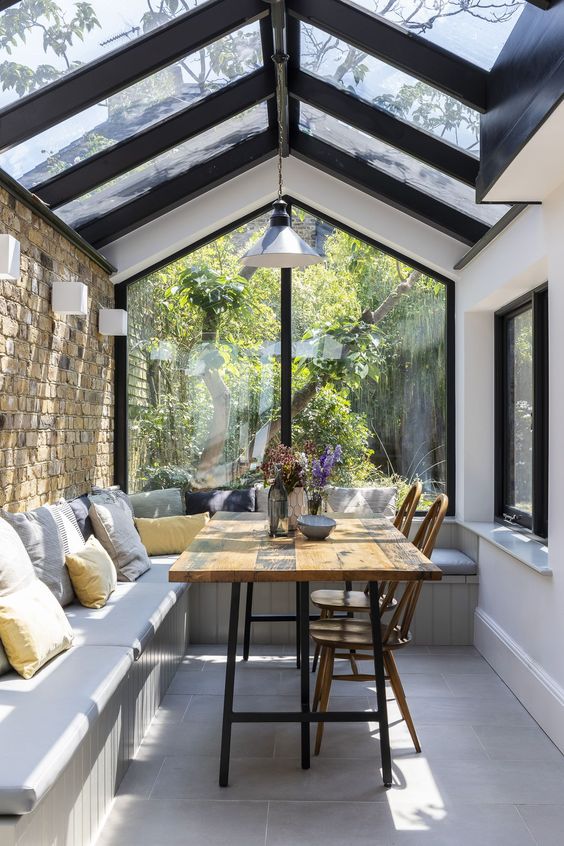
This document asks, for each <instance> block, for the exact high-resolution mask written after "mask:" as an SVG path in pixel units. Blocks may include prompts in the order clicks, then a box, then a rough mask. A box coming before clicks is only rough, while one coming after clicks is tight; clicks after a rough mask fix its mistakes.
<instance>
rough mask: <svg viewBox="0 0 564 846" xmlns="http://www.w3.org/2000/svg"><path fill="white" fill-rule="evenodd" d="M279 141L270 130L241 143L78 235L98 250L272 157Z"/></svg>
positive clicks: (149, 192) (161, 185) (98, 220)
mask: <svg viewBox="0 0 564 846" xmlns="http://www.w3.org/2000/svg"><path fill="white" fill-rule="evenodd" d="M277 138H278V137H277V134H276V132H274V131H273V130H272V128H269V129H267V130H266V131H265V132H261V133H260V134H258V135H255V136H254V137H253V138H249V139H248V140H245V141H241V142H240V143H239V144H236V145H235V146H233V147H232V148H231V149H230V150H227V152H225V153H222V154H221V155H219V156H215V157H214V158H212V159H209V160H208V161H207V162H204V163H203V164H200V165H196V166H195V167H192V168H190V170H188V171H187V172H186V173H184V174H181V175H180V176H176V177H175V178H174V179H169V180H167V181H166V182H162V183H161V184H160V185H157V186H155V187H154V188H152V189H151V190H150V191H148V192H147V193H146V194H144V195H143V196H142V197H138V198H137V199H136V200H132V201H131V202H129V203H124V204H123V205H122V206H120V207H119V208H117V209H115V210H114V211H111V212H109V213H108V214H106V215H104V216H103V217H100V218H97V219H94V220H92V221H90V222H88V223H86V224H84V225H83V226H81V227H78V232H79V233H80V235H81V236H82V237H83V238H85V239H86V240H87V241H89V242H90V243H91V244H93V245H94V244H95V245H96V246H97V247H101V246H103V245H104V244H108V243H109V242H110V241H115V240H116V238H120V237H121V236H122V235H126V234H127V233H128V232H131V231H132V230H133V229H137V228H138V227H139V226H142V225H143V224H145V223H148V222H149V221H151V220H154V219H155V218H157V217H160V216H161V215H163V214H165V213H166V212H168V211H170V210H171V209H173V208H176V207H177V206H179V205H182V204H183V203H185V202H187V201H188V200H192V199H194V198H195V197H199V196H200V195H201V194H204V193H206V191H209V190H211V189H212V188H215V187H216V186H217V185H221V184H222V183H223V182H225V181H226V180H228V179H231V178H233V177H234V176H238V175H239V174H241V173H244V172H245V171H247V170H249V168H251V167H254V166H255V165H257V164H260V163H261V162H263V161H266V160H267V159H269V158H271V157H272V156H273V155H274V154H275V152H276V147H277V143H278V140H277Z"/></svg>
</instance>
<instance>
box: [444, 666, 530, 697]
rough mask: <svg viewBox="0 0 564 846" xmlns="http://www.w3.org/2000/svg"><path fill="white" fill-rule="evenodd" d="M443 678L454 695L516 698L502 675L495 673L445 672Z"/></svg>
mask: <svg viewBox="0 0 564 846" xmlns="http://www.w3.org/2000/svg"><path fill="white" fill-rule="evenodd" d="M443 678H444V680H445V682H446V684H447V687H448V688H449V690H450V692H451V693H452V694H453V695H454V696H477V697H480V698H481V699H482V698H484V697H488V698H498V699H500V698H501V699H504V698H505V699H512V700H515V696H514V694H513V693H512V692H511V691H510V690H509V688H508V687H507V685H506V684H504V683H503V682H502V680H501V679H500V677H499V676H498V675H497V674H496V673H494V672H493V671H492V672H491V673H444V675H443Z"/></svg>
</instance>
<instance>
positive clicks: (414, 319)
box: [128, 208, 449, 500]
mask: <svg viewBox="0 0 564 846" xmlns="http://www.w3.org/2000/svg"><path fill="white" fill-rule="evenodd" d="M293 217H294V225H295V227H296V229H297V230H298V231H299V233H300V234H301V235H302V237H304V238H305V239H306V240H307V241H308V242H309V243H311V244H312V245H313V246H315V247H316V248H317V249H318V250H320V251H321V252H323V253H324V254H325V256H326V260H325V262H324V263H323V264H320V265H316V266H314V267H311V268H308V269H305V270H299V271H298V270H293V271H292V322H291V327H290V326H289V325H288V326H286V325H284V326H282V327H281V326H280V271H279V270H276V269H260V270H257V271H254V272H253V271H251V270H250V269H247V270H245V275H244V276H243V277H241V276H240V275H239V274H240V273H241V266H240V262H239V258H240V256H241V255H242V253H243V252H244V251H245V249H246V247H247V245H248V244H249V243H250V241H251V239H254V238H255V237H256V236H257V235H258V234H260V233H262V231H263V228H264V226H265V223H266V218H265V217H263V218H260V219H258V220H255V221H253V222H252V223H249V224H247V225H245V226H243V227H241V228H240V229H238V230H236V231H234V232H232V233H230V234H228V235H223V236H222V237H220V238H218V239H217V240H215V241H212V242H211V243H210V244H208V245H207V246H205V247H202V248H201V249H198V250H197V251H195V252H193V253H192V254H190V255H188V256H186V257H185V258H183V259H180V260H178V261H175V262H173V263H172V264H170V265H169V266H167V267H165V268H163V269H162V270H159V271H158V272H155V273H152V274H149V275H148V276H146V277H145V278H143V279H140V280H138V281H136V282H134V283H132V284H131V285H129V287H128V310H129V319H130V332H129V338H128V345H129V377H128V392H129V393H128V396H129V399H128V402H129V427H128V433H129V487H130V489H131V490H139V489H142V488H150V487H159V486H163V487H166V486H169V485H177V484H180V485H186V486H190V487H196V488H197V487H210V486H212V487H213V486H216V485H226V486H248V485H249V484H251V483H253V482H255V481H259V480H261V473H260V470H259V465H260V463H261V461H262V458H263V456H264V453H265V450H266V449H267V447H268V446H270V445H272V444H275V443H276V442H278V441H279V440H280V432H281V395H280V378H281V368H282V367H283V366H286V364H285V363H284V362H281V332H284V333H286V334H285V337H286V338H288V337H289V335H288V333H289V332H290V331H291V345H292V359H291V361H289V362H288V365H289V367H291V374H292V388H293V401H292V442H293V444H294V446H296V447H298V448H300V449H304V448H305V447H306V446H308V445H312V444H313V446H314V447H315V449H316V450H317V451H318V452H321V451H322V450H323V449H324V448H325V446H327V445H335V444H340V445H341V447H342V449H343V461H342V464H340V465H339V467H338V471H337V473H336V475H335V476H334V477H333V479H332V482H333V483H335V484H341V485H344V486H346V487H358V486H362V487H364V486H372V485H388V484H398V485H399V488H400V494H401V493H403V491H404V490H405V488H406V486H407V484H408V483H409V482H410V481H412V480H413V479H415V478H419V479H421V480H422V481H423V483H424V488H425V496H426V499H427V500H429V499H430V498H431V497H432V496H434V495H435V494H436V493H437V492H439V491H443V490H445V489H446V488H447V475H448V474H447V434H448V413H449V412H448V401H447V379H446V371H447V341H446V338H447V333H446V320H447V297H448V291H447V287H446V285H445V284H444V283H442V282H440V281H437V280H436V279H433V278H432V277H430V276H427V275H425V274H424V273H422V272H418V271H414V270H413V268H411V267H409V266H407V265H406V264H404V263H402V262H400V261H397V260H396V259H395V258H392V257H390V256H389V255H387V254H385V253H383V252H382V251H381V250H379V249H377V248H376V247H375V246H372V245H370V244H367V243H366V242H365V241H363V240H361V239H359V238H357V237H354V236H353V235H351V234H348V233H347V232H344V231H343V230H341V229H339V228H338V227H335V226H334V225H333V224H331V223H329V222H327V221H324V220H322V219H320V218H318V217H316V216H314V215H312V214H310V213H308V212H306V211H303V210H300V209H298V208H294V209H293Z"/></svg>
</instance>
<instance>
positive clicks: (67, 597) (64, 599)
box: [2, 505, 74, 605]
mask: <svg viewBox="0 0 564 846" xmlns="http://www.w3.org/2000/svg"><path fill="white" fill-rule="evenodd" d="M2 517H3V518H4V520H6V521H7V522H8V523H9V524H10V526H12V528H13V529H15V530H16V532H17V533H18V535H19V536H20V540H21V541H22V543H23V545H24V546H25V548H26V550H27V554H28V555H29V557H30V558H31V563H32V564H33V568H34V570H35V573H36V575H37V577H38V578H39V579H41V581H42V582H44V584H46V585H47V587H48V588H49V590H50V591H51V592H52V593H53V595H54V596H55V598H56V599H57V600H58V601H59V602H60V604H61V605H68V603H69V602H72V600H73V599H74V593H73V589H72V584H71V580H70V576H69V573H68V570H67V568H66V566H65V554H64V552H63V545H62V543H61V538H60V536H59V530H58V528H57V523H56V522H55V518H54V517H53V514H52V513H51V509H50V508H49V507H47V506H46V505H44V506H42V507H41V508H36V509H35V510H34V511H25V512H23V513H21V514H11V513H10V512H9V511H2Z"/></svg>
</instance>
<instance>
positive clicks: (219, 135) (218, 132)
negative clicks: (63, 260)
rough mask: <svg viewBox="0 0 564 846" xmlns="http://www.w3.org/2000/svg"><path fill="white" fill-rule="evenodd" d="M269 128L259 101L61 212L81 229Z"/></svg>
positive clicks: (77, 200) (96, 189)
mask: <svg viewBox="0 0 564 846" xmlns="http://www.w3.org/2000/svg"><path fill="white" fill-rule="evenodd" d="M267 128H268V110H267V106H266V103H259V104H258V105H256V106H253V107H252V108H251V109H248V110H247V111H245V112H242V113H241V114H239V115H236V116H235V117H233V118H230V119H229V120H226V121H224V122H223V123H220V124H218V125H217V126H214V127H213V128H212V129H208V130H206V132H202V133H200V134H199V135H195V136H194V138H190V139H189V140H188V141H185V142H184V143H182V144H179V145H178V146H176V147H174V148H173V149H172V150H168V151H167V152H166V153H162V154H161V155H160V156H157V157H156V158H154V159H151V160H150V161H148V162H146V163H145V164H142V165H140V166H139V167H136V168H134V169H133V170H130V171H128V172H127V173H124V174H123V175H122V176H119V177H117V178H116V179H113V180H111V181H110V182H106V183H104V184H103V185H99V186H98V187H97V188H95V189H94V190H93V191H91V192H89V193H88V194H83V195H81V196H80V197H77V198H76V199H75V200H72V201H71V202H69V203H66V204H65V205H63V206H60V207H59V208H57V214H58V215H59V216H60V217H61V218H62V219H63V220H64V221H65V222H66V223H68V224H69V225H70V226H73V227H75V228H80V227H81V226H84V225H85V224H87V223H89V222H91V221H92V220H94V219H96V218H99V217H102V216H103V215H106V214H109V213H110V212H112V211H114V210H115V209H117V208H119V207H120V206H122V205H124V204H125V203H129V202H131V201H132V200H136V199H138V198H139V197H142V196H143V195H144V194H147V193H148V192H149V191H151V190H152V189H153V188H156V187H157V186H159V185H161V184H162V183H163V182H167V181H169V180H171V179H174V178H175V177H178V176H180V175H182V174H183V173H186V171H188V170H190V169H191V168H193V167H195V166H196V165H199V164H202V163H203V162H206V161H209V160H210V159H212V158H214V157H215V156H218V155H220V154H221V153H224V152H225V151H226V150H228V149H230V148H231V147H234V146H235V145H236V144H239V143H242V142H244V141H246V140H248V139H249V138H251V137H253V136H254V135H257V134H258V133H259V132H262V131H263V130H265V129H267Z"/></svg>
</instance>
